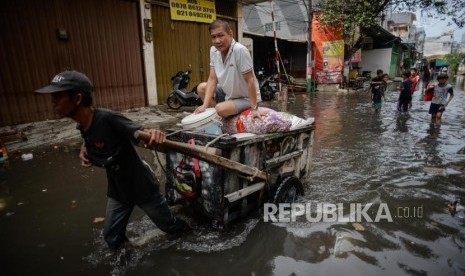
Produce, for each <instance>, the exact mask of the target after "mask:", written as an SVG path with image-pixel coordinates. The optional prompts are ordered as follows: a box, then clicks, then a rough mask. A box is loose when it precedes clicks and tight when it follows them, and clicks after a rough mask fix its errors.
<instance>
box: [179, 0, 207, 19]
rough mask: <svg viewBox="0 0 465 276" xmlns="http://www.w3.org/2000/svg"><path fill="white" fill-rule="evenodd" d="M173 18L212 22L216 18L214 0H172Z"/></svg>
mask: <svg viewBox="0 0 465 276" xmlns="http://www.w3.org/2000/svg"><path fill="white" fill-rule="evenodd" d="M170 12H171V19H172V20H182V21H196V22H203V23H211V22H213V21H214V20H215V19H216V10H215V1H214V0H170Z"/></svg>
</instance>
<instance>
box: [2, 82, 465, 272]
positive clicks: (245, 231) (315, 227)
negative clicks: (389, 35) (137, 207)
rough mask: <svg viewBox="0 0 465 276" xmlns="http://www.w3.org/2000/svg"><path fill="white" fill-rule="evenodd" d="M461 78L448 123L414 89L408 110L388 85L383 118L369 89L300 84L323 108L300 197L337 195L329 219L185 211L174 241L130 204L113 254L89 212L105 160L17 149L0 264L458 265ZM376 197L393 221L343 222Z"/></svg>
mask: <svg viewBox="0 0 465 276" xmlns="http://www.w3.org/2000/svg"><path fill="white" fill-rule="evenodd" d="M463 85H464V84H463V79H459V80H458V81H457V85H456V86H455V88H454V89H455V97H454V99H453V101H452V103H451V104H450V106H449V107H448V108H447V111H446V112H445V114H444V121H443V124H442V125H441V126H440V127H438V126H434V125H430V123H429V122H430V117H429V115H428V107H429V103H424V102H421V101H420V100H419V95H418V92H417V93H416V95H415V96H414V100H413V109H412V111H411V112H410V113H409V114H407V115H406V114H403V115H400V114H398V113H397V111H395V106H396V98H397V95H398V94H397V93H395V92H390V93H388V95H387V102H386V103H383V108H382V112H381V114H380V115H379V116H378V115H374V111H373V109H372V106H371V103H370V100H369V95H368V94H364V93H350V94H346V93H316V94H310V95H306V94H297V95H296V98H295V99H294V100H292V102H291V103H290V104H289V110H290V111H291V112H292V113H295V114H297V115H300V116H303V117H309V116H313V117H315V120H316V130H315V137H314V138H315V140H314V150H313V168H312V173H311V177H310V179H306V180H305V181H304V182H305V187H306V194H305V196H304V197H302V198H300V199H299V202H300V203H302V204H305V203H312V204H313V205H310V206H315V205H316V204H320V205H321V206H330V205H332V204H334V205H338V206H342V207H343V210H344V216H342V217H337V219H336V221H333V222H327V221H326V222H323V221H322V220H320V221H318V222H309V221H308V220H307V219H306V218H305V216H302V217H299V218H298V219H297V221H295V222H291V223H271V222H264V220H263V218H262V217H261V215H255V216H251V217H249V218H246V219H243V220H241V221H239V222H237V223H235V224H233V225H231V226H230V227H229V228H227V229H225V230H223V231H220V230H215V229H212V228H209V227H207V226H205V225H204V224H202V223H200V222H198V220H196V219H194V218H188V220H189V222H190V224H192V226H193V228H194V231H193V232H192V233H191V234H189V235H187V236H186V237H184V238H182V239H178V240H171V241H170V240H167V239H165V237H164V234H163V233H161V232H160V231H159V230H157V229H156V227H155V226H154V225H153V224H152V223H151V222H150V221H149V220H148V219H147V217H146V216H145V215H144V214H143V213H142V212H140V211H136V212H134V214H133V216H132V218H131V222H130V224H129V226H128V237H129V238H130V240H131V243H132V245H131V246H129V247H127V248H125V249H123V250H122V252H121V253H119V254H118V255H117V256H113V255H111V254H109V252H108V251H107V249H106V245H105V244H104V242H103V238H102V236H101V230H102V223H98V222H95V223H94V219H98V218H101V217H103V216H104V210H105V192H106V181H105V174H104V172H103V170H101V169H98V168H91V169H85V168H82V167H80V165H79V160H78V157H77V153H78V150H77V146H76V145H59V146H58V147H56V148H54V147H52V148H45V149H36V150H34V152H33V153H34V158H33V159H32V160H29V161H22V160H21V159H20V158H18V157H12V158H11V159H12V160H11V161H10V163H9V164H8V166H4V167H3V168H2V169H1V174H0V177H1V179H0V180H1V186H0V260H1V266H0V274H2V275H88V276H91V275H336V274H343V275H464V274H465V222H464V221H463V217H464V216H465V215H464V214H463V213H462V215H460V214H458V215H456V216H454V217H452V216H451V215H450V213H449V211H448V209H447V203H448V202H452V201H454V200H462V201H461V203H462V204H465V202H464V200H465V142H464V141H465V139H464V138H465V130H464V125H465V116H464V113H465V105H464V102H465V93H464V91H463V90H464V86H463ZM141 152H142V153H143V155H144V158H145V159H147V160H148V161H150V162H152V163H153V162H154V160H156V159H154V156H153V155H152V154H151V153H150V152H148V151H145V150H143V151H141ZM370 203H371V204H372V205H371V207H370V208H369V209H368V211H367V212H366V214H367V216H368V219H371V220H375V218H376V215H377V213H378V211H379V210H381V211H382V214H384V215H387V212H389V214H390V215H391V217H392V221H389V220H388V219H387V218H386V216H384V217H380V220H379V221H378V222H369V221H368V220H367V218H365V217H361V220H358V219H357V220H356V221H357V222H358V224H354V221H349V215H350V214H349V213H350V212H353V211H354V210H356V209H351V208H350V207H351V204H352V205H353V206H357V204H359V205H360V206H362V208H363V207H364V206H365V207H366V206H369V205H367V204H370ZM380 206H384V207H386V208H387V210H388V211H386V209H382V208H380ZM312 210H315V209H312ZM318 212H319V213H320V214H322V212H320V211H317V213H318ZM313 214H315V212H313ZM352 214H353V213H352ZM322 215H323V216H324V215H328V218H331V216H330V215H329V214H328V213H327V212H326V213H325V212H324V211H323V214H322ZM356 228H357V229H356Z"/></svg>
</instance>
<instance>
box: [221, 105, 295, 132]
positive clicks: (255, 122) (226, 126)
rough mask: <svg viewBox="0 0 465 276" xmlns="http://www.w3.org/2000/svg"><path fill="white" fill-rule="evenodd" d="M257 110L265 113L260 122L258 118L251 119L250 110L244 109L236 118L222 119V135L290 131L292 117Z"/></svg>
mask: <svg viewBox="0 0 465 276" xmlns="http://www.w3.org/2000/svg"><path fill="white" fill-rule="evenodd" d="M259 110H260V111H262V113H267V114H266V116H264V117H262V120H260V119H258V118H255V119H252V116H251V115H250V109H246V110H244V111H242V112H241V113H240V114H238V115H236V116H231V117H228V118H226V119H223V126H222V130H223V133H229V134H236V133H245V132H247V133H254V134H266V133H275V132H285V131H289V130H290V128H291V126H292V118H293V117H295V116H294V115H292V114H289V113H285V112H278V111H275V110H273V109H270V108H266V107H259Z"/></svg>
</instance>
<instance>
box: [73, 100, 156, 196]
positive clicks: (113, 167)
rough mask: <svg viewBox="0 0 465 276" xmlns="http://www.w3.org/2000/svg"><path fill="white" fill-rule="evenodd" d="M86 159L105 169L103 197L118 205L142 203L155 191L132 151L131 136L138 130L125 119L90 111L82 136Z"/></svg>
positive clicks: (147, 169)
mask: <svg viewBox="0 0 465 276" xmlns="http://www.w3.org/2000/svg"><path fill="white" fill-rule="evenodd" d="M78 129H79V130H80V131H81V135H82V138H84V141H85V145H86V148H87V155H88V156H87V157H88V159H89V160H90V161H91V162H92V164H94V165H96V166H100V167H103V168H105V169H106V172H107V179H108V192H107V195H108V196H109V197H111V198H114V199H116V200H118V201H120V202H121V203H129V204H132V203H135V204H140V203H145V202H147V201H149V200H151V199H152V197H153V195H154V193H155V192H156V191H157V190H158V189H159V186H158V182H157V180H156V178H155V176H154V174H153V173H152V171H151V169H150V167H149V166H148V165H147V164H146V163H145V162H144V161H143V160H142V159H141V158H140V157H139V155H138V154H137V152H136V149H135V148H134V143H135V142H136V139H135V138H134V133H135V132H136V131H137V130H139V129H141V126H139V125H137V124H136V123H134V122H133V121H131V120H129V119H128V118H126V117H124V116H122V115H121V114H118V113H116V112H113V111H111V110H106V109H98V108H96V109H94V117H93V119H92V124H91V126H90V127H89V129H88V130H87V131H86V132H85V133H84V132H83V130H82V128H80V127H78Z"/></svg>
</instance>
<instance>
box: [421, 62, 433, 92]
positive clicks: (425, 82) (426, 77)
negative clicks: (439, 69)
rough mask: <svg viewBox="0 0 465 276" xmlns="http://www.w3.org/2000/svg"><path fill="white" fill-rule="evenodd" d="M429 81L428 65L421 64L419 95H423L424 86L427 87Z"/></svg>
mask: <svg viewBox="0 0 465 276" xmlns="http://www.w3.org/2000/svg"><path fill="white" fill-rule="evenodd" d="M430 81H431V73H430V71H429V69H428V65H424V66H423V76H422V82H423V84H422V89H421V95H422V96H423V97H424V96H425V91H426V88H428V85H429V82H430Z"/></svg>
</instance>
